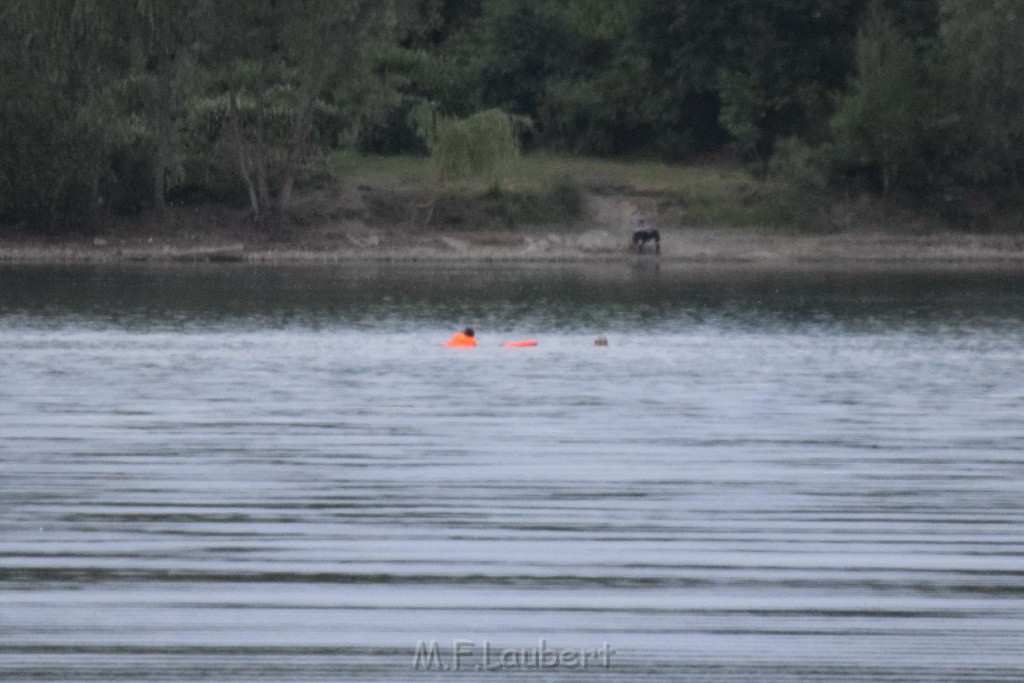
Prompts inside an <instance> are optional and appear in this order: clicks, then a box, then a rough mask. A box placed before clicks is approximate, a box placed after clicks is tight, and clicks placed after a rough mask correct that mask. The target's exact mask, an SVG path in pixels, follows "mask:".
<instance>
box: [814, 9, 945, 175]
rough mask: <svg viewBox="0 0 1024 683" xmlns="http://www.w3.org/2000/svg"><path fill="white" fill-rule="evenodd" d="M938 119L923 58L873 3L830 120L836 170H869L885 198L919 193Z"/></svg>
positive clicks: (887, 14)
mask: <svg viewBox="0 0 1024 683" xmlns="http://www.w3.org/2000/svg"><path fill="white" fill-rule="evenodd" d="M937 120H938V117H937V112H936V106H935V95H934V89H933V87H932V86H931V84H930V82H929V78H928V73H927V69H926V68H925V64H924V62H923V59H922V57H921V56H920V55H919V54H918V52H917V50H916V49H915V46H914V44H913V43H912V42H911V41H910V40H909V39H908V38H906V37H904V36H903V35H901V34H900V33H899V32H898V31H897V30H896V27H895V25H894V24H893V21H892V18H891V16H890V15H889V13H888V12H887V11H886V10H885V9H884V8H883V7H882V6H881V5H880V4H879V3H875V4H873V5H872V7H871V9H870V10H869V12H868V15H867V17H866V19H865V21H864V24H863V25H862V27H861V30H860V32H859V34H858V36H857V48H856V76H855V78H854V80H853V83H852V84H851V87H850V91H849V93H848V94H847V95H846V96H845V97H844V98H843V100H842V101H841V103H840V105H839V109H838V111H837V112H836V114H835V117H834V118H833V120H832V128H833V131H834V134H835V139H836V143H835V144H836V147H835V152H836V161H837V162H838V165H840V166H846V167H862V168H868V169H871V170H872V172H873V173H874V174H875V175H876V177H877V182H878V186H879V187H880V188H881V190H882V193H883V194H886V195H888V194H890V193H891V192H893V191H894V190H896V189H902V190H908V189H920V188H921V186H922V184H923V183H924V182H926V176H927V173H928V169H927V162H926V160H927V158H928V144H929V143H928V140H929V137H930V135H931V134H932V133H934V132H935V130H936V125H937Z"/></svg>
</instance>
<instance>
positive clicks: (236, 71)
mask: <svg viewBox="0 0 1024 683" xmlns="http://www.w3.org/2000/svg"><path fill="white" fill-rule="evenodd" d="M393 23H394V2H392V1H387V0H293V1H292V2H284V1H283V0H221V1H220V2H215V3H210V4H209V5H208V6H207V15H206V22H205V25H206V31H207V37H206V40H207V41H208V43H209V45H210V46H211V47H210V54H209V57H208V58H209V59H210V60H211V61H212V62H214V63H215V64H216V65H217V67H218V68H219V69H220V71H221V73H222V75H223V79H222V86H223V98H224V105H225V106H224V109H225V117H226V120H227V126H226V129H225V132H226V133H227V134H228V136H229V138H230V140H231V145H232V146H233V147H234V149H235V156H236V158H237V164H238V172H239V176H240V177H241V179H242V182H243V184H244V186H245V189H246V193H247V195H248V197H249V203H250V207H251V209H252V212H253V217H254V219H255V220H256V221H257V222H259V223H275V222H278V221H280V220H281V219H282V217H283V216H284V215H285V213H286V212H287V209H288V206H289V203H290V201H291V195H292V191H293V189H294V186H295V183H296V180H297V178H298V176H299V174H300V172H301V170H302V167H303V162H304V161H305V160H306V158H307V156H308V153H309V144H308V143H309V138H310V133H311V130H312V127H313V118H314V114H315V112H316V108H317V106H318V104H320V103H321V102H322V100H323V98H325V97H331V96H332V95H333V96H334V97H345V96H346V85H347V84H348V83H350V82H351V81H352V80H353V79H354V78H356V77H357V74H359V73H360V72H361V71H362V70H364V69H365V67H364V63H365V57H366V56H367V54H368V53H369V51H370V50H371V49H372V48H373V47H374V46H375V45H376V43H377V41H379V40H382V39H385V38H386V36H388V34H389V33H390V31H391V28H392V26H393ZM282 120H283V121H284V122H285V123H283V124H282V123H281V121H282Z"/></svg>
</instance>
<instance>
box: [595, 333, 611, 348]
mask: <svg viewBox="0 0 1024 683" xmlns="http://www.w3.org/2000/svg"><path fill="white" fill-rule="evenodd" d="M594 346H608V337H606V336H604V335H603V334H599V335H597V338H596V339H594Z"/></svg>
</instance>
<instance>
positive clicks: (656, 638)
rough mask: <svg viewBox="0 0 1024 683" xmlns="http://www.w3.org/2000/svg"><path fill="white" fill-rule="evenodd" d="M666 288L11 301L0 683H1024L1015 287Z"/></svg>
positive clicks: (251, 276)
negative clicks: (600, 337)
mask: <svg viewBox="0 0 1024 683" xmlns="http://www.w3.org/2000/svg"><path fill="white" fill-rule="evenodd" d="M643 263H646V265H645V266H644V267H632V266H613V265H598V266H592V267H589V268H568V267H566V268H557V267H547V268H537V269H532V270H531V269H526V270H522V269H520V270H516V269H499V268H492V269H476V270H461V271H460V270H455V269H445V268H414V267H406V268H402V267H397V266H396V267H393V268H379V269H364V270H356V271H352V270H351V269H347V268H344V267H337V268H301V269H300V268H295V269H292V268H252V267H247V266H241V265H239V266H211V267H138V268H120V269H118V268H105V269H103V268H101V269H93V268H66V269H55V268H35V267H5V268H0V349H2V353H0V680H4V681H14V680H27V679H31V680H56V679H61V680H64V679H70V680H88V679H101V680H108V679H115V678H116V679H124V680H165V679H171V680H196V679H206V680H214V681H236V680H237V681H254V680H272V681H288V680H295V681H304V680H331V681H342V680H389V681H394V680H448V679H453V680H505V679H507V678H512V679H515V680H563V679H567V680H590V679H598V680H634V679H637V678H641V677H650V678H653V679H662V680H685V681H699V680H708V681H719V680H721V681H737V680H740V681H742V680H748V681H766V680H793V681H797V680H799V681H807V680H874V681H879V680H891V681H934V680H943V681H951V680H957V681H967V680H985V681H1020V680H1022V679H1024V362H1022V361H1024V324H1022V323H1024V277H1022V273H1021V272H1016V271H1006V272H994V273H988V274H979V273H970V272H962V271H956V270H946V271H945V272H939V273H927V272H920V273H913V274H904V275H896V274H892V273H887V272H884V271H878V272H862V273H829V272H826V271H823V270H822V271H807V272H796V273H793V272H790V273H788V274H779V273H773V272H771V271H770V270H756V269H750V268H733V269H728V268H726V269H722V268H717V269H715V268H703V269H702V268H682V267H680V268H677V269H671V268H665V267H663V268H660V269H659V268H657V267H655V266H653V265H652V263H653V259H652V260H651V261H647V262H643ZM465 325H473V326H474V327H475V328H476V329H477V336H478V338H479V340H480V346H478V347H477V348H475V349H469V350H453V349H445V348H442V346H441V343H442V342H443V341H444V339H446V338H447V337H448V335H449V334H450V333H451V332H452V331H453V330H455V329H457V328H460V327H462V326H465ZM601 332H603V333H604V334H606V335H607V337H608V339H609V342H610V344H609V346H608V347H606V348H599V347H595V346H594V345H593V343H592V342H593V338H594V337H595V336H596V334H598V333H601ZM528 337H530V338H536V339H537V340H538V341H539V346H537V347H536V348H528V349H505V348H501V347H500V342H503V341H508V340H513V339H522V338H528ZM434 643H436V644H437V650H436V651H435V652H434V654H437V655H438V657H437V658H433V657H427V658H424V657H420V661H417V649H418V647H419V648H421V649H422V652H421V653H420V654H421V655H422V654H424V653H426V654H428V655H429V654H431V648H432V647H433V644H434ZM538 651H539V654H538ZM456 653H458V656H457V657H456ZM509 653H511V654H509ZM538 657H539V659H540V662H539V663H538V661H537V659H538ZM584 664H585V666H584ZM438 665H443V666H445V667H449V668H454V667H455V665H457V666H458V668H459V669H460V671H459V672H458V673H456V672H452V671H449V672H443V671H440V670H438ZM428 666H429V668H430V670H424V669H427V668H428Z"/></svg>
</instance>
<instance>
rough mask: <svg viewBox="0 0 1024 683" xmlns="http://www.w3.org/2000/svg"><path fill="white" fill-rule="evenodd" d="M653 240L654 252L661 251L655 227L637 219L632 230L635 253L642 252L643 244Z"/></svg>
mask: <svg viewBox="0 0 1024 683" xmlns="http://www.w3.org/2000/svg"><path fill="white" fill-rule="evenodd" d="M651 240H654V253H655V254H660V253H661V235H660V234H658V230H657V229H656V228H652V227H651V226H650V225H649V224H648V223H647V221H637V224H636V229H635V230H633V244H635V245H636V253H638V254H642V253H644V245H645V244H647V243H648V242H650V241H651Z"/></svg>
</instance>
